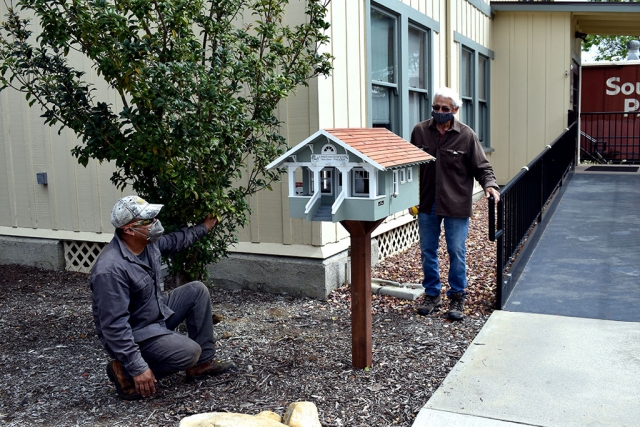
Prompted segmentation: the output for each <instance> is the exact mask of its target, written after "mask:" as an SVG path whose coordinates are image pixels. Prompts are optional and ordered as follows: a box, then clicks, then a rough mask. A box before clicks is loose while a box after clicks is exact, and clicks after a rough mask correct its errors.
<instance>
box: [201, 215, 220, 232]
mask: <svg viewBox="0 0 640 427" xmlns="http://www.w3.org/2000/svg"><path fill="white" fill-rule="evenodd" d="M217 223H218V218H216V217H215V216H214V217H212V216H211V215H207V217H206V218H205V219H204V222H203V224H204V226H205V227H207V231H210V230H211V229H212V228H213V227H215V226H216V224H217Z"/></svg>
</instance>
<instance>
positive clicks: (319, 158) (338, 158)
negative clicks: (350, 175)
mask: <svg viewBox="0 0 640 427" xmlns="http://www.w3.org/2000/svg"><path fill="white" fill-rule="evenodd" d="M311 161H312V162H348V161H349V155H348V154H312V155H311Z"/></svg>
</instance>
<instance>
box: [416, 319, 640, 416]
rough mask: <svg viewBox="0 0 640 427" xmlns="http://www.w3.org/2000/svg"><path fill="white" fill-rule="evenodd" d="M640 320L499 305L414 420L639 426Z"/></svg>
mask: <svg viewBox="0 0 640 427" xmlns="http://www.w3.org/2000/svg"><path fill="white" fill-rule="evenodd" d="M638 372H640V324H639V323H632V322H618V321H610V320H597V319H582V318H575V317H562V316H552V315H544V314H528V313H512V312H507V311H496V312H494V313H493V314H492V315H491V317H490V318H489V320H488V321H487V323H486V324H485V326H484V327H483V328H482V330H481V331H480V333H479V334H478V336H477V337H476V338H475V339H474V340H473V342H472V343H471V345H470V347H469V349H468V350H467V351H466V352H465V354H464V355H463V356H462V358H461V359H460V361H459V362H458V363H457V364H456V366H455V367H454V368H453V370H452V371H451V372H450V373H449V375H448V376H447V378H446V379H445V381H444V382H443V384H442V385H441V386H440V388H438V390H437V391H436V393H434V395H433V396H432V397H431V399H430V400H429V402H428V403H427V404H426V405H425V406H424V408H423V409H422V410H421V411H420V413H419V414H418V417H417V418H416V420H415V422H414V424H413V427H440V426H442V427H445V426H447V427H452V426H470V427H489V426H496V427H501V426H516V425H517V426H522V425H530V426H549V427H551V426H553V427H561V426H567V427H569V426H572V427H573V426H575V427H585V426H607V427H611V426H617V427H621V426H628V427H632V426H637V425H639V423H640V394H639V390H640V385H639V384H638V379H639V374H638Z"/></svg>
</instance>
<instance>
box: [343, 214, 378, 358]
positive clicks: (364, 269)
mask: <svg viewBox="0 0 640 427" xmlns="http://www.w3.org/2000/svg"><path fill="white" fill-rule="evenodd" d="M382 221H384V218H382V219H380V220H378V221H351V220H344V221H340V224H342V226H343V227H344V228H345V229H346V230H347V231H348V232H349V234H350V235H351V363H352V365H353V367H354V368H358V369H364V368H366V367H369V366H371V364H372V361H373V356H372V344H371V233H372V232H373V231H374V230H375V229H376V228H377V227H378V226H379V225H380V224H381V223H382Z"/></svg>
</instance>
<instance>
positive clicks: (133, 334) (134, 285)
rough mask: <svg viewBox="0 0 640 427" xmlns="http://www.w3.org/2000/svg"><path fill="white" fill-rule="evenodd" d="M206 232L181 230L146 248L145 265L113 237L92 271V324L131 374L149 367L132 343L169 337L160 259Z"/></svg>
mask: <svg viewBox="0 0 640 427" xmlns="http://www.w3.org/2000/svg"><path fill="white" fill-rule="evenodd" d="M205 234H207V227H206V226H205V225H204V224H200V225H197V226H195V227H188V228H183V229H182V230H180V231H177V232H175V233H171V234H167V235H165V236H162V237H160V239H159V240H158V241H157V242H156V243H151V244H148V245H147V254H148V259H149V264H150V265H149V266H147V265H145V264H144V263H143V262H142V261H140V259H138V257H137V256H136V255H134V254H133V252H131V251H130V250H129V249H128V248H127V246H126V245H125V244H124V243H123V242H122V240H120V238H119V237H118V235H117V234H114V236H113V239H112V240H111V242H110V243H109V244H108V245H107V246H106V247H105V248H104V249H103V251H102V253H101V254H100V256H99V257H98V259H97V260H96V263H95V264H94V266H93V268H92V269H91V285H90V286H91V292H92V297H93V320H94V322H95V325H96V331H97V333H98V338H100V341H101V342H102V344H103V345H104V347H105V349H106V350H107V352H108V353H109V354H110V355H111V356H112V357H113V358H115V359H117V360H118V361H120V363H122V365H123V366H124V368H125V369H126V370H127V372H129V374H130V375H131V376H136V375H140V374H142V373H143V372H144V371H146V370H147V369H148V368H149V366H148V365H147V362H145V360H144V359H143V358H142V355H141V354H140V350H139V348H138V345H137V344H136V343H137V342H140V341H144V340H146V339H148V338H151V337H155V336H159V335H165V334H169V333H171V332H170V331H169V330H168V329H167V328H166V326H165V319H167V318H169V316H171V315H172V314H173V310H171V309H170V308H169V307H168V306H167V305H166V304H165V297H164V296H163V295H162V292H161V290H160V257H161V255H171V254H173V253H175V252H179V251H181V250H182V249H185V248H187V247H189V246H190V245H191V244H193V242H195V241H196V240H197V239H199V238H201V237H203V236H204V235H205Z"/></svg>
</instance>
